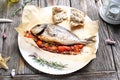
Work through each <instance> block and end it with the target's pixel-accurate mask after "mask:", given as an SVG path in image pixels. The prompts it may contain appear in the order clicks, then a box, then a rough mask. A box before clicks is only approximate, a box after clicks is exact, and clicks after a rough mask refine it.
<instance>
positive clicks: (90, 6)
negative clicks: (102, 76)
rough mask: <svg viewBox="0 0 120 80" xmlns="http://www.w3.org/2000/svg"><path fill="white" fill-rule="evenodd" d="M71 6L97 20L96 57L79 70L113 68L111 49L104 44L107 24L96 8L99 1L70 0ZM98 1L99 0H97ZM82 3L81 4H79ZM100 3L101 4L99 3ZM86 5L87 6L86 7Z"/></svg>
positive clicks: (106, 35)
mask: <svg viewBox="0 0 120 80" xmlns="http://www.w3.org/2000/svg"><path fill="white" fill-rule="evenodd" d="M71 1H72V2H74V3H72V2H71V6H72V7H75V8H78V9H80V10H84V9H86V10H85V12H87V15H88V16H89V17H90V18H91V19H92V20H99V43H100V44H99V48H98V51H97V53H96V54H97V58H96V59H94V60H93V61H92V62H91V63H89V64H88V65H87V66H86V67H85V68H83V69H82V70H81V71H104V70H115V66H114V61H113V56H112V50H111V47H110V46H106V44H105V40H106V39H107V38H108V36H109V33H108V31H107V30H108V29H107V25H106V24H105V23H104V22H103V21H102V20H101V19H99V15H98V10H99V5H98V4H99V3H98V4H96V3H95V1H94V0H81V2H80V1H78V0H77V1H76V0H71ZM99 1H100V0H99ZM81 4H82V5H81ZM100 5H101V4H100ZM86 6H87V8H86Z"/></svg>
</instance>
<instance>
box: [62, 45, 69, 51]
mask: <svg viewBox="0 0 120 80" xmlns="http://www.w3.org/2000/svg"><path fill="white" fill-rule="evenodd" d="M63 47H64V48H65V50H66V51H70V50H71V48H70V46H63Z"/></svg>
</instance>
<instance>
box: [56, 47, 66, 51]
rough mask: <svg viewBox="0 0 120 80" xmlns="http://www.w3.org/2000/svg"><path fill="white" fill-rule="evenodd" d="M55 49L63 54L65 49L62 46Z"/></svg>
mask: <svg viewBox="0 0 120 80" xmlns="http://www.w3.org/2000/svg"><path fill="white" fill-rule="evenodd" d="M57 49H58V51H59V52H64V51H65V47H63V46H58V47H57Z"/></svg>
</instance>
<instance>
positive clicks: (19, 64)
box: [0, 0, 120, 80]
mask: <svg viewBox="0 0 120 80" xmlns="http://www.w3.org/2000/svg"><path fill="white" fill-rule="evenodd" d="M24 1H25V0H20V1H19V2H18V3H15V4H11V3H9V4H8V3H7V2H5V0H1V1H0V17H4V18H10V19H12V20H13V23H0V34H1V33H2V32H4V33H6V34H7V38H6V39H3V38H2V37H1V35H0V52H2V55H3V57H7V56H10V57H11V59H10V61H9V62H8V66H9V70H8V71H6V70H3V69H0V80H12V78H11V77H10V72H11V70H12V69H13V68H14V69H15V70H16V74H17V75H16V76H15V78H14V80H41V79H42V80H53V79H55V80H119V79H120V38H119V37H120V25H110V24H107V23H106V22H104V21H103V20H102V19H101V18H100V17H99V8H100V6H101V5H102V1H101V0H97V1H96V0H32V2H31V3H29V4H32V5H35V6H39V7H47V6H53V5H64V6H71V7H74V8H77V9H79V10H82V11H84V12H85V13H86V14H87V15H88V16H89V17H90V18H91V19H92V20H99V42H100V44H99V49H98V51H97V53H96V54H97V58H96V59H94V60H92V61H91V62H90V63H89V64H88V65H87V66H85V67H84V68H83V69H81V70H78V71H76V72H74V73H72V74H68V75H64V76H63V75H61V76H54V75H49V74H45V73H42V72H40V71H37V70H36V69H34V68H32V67H31V66H30V65H29V64H28V63H27V62H26V61H25V60H24V59H23V57H22V56H21V54H20V51H19V48H18V43H17V38H18V34H17V32H16V31H15V29H14V28H15V27H17V26H18V25H19V24H20V23H21V13H22V11H20V12H19V13H18V14H17V15H16V16H14V17H13V16H11V15H12V13H13V11H14V10H16V9H18V8H19V7H20V6H21V5H22V4H23V3H24ZM111 37H112V38H113V39H114V40H115V41H116V44H115V45H107V44H106V43H105V40H106V39H108V38H111Z"/></svg>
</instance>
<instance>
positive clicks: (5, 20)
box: [0, 18, 13, 23]
mask: <svg viewBox="0 0 120 80" xmlns="http://www.w3.org/2000/svg"><path fill="white" fill-rule="evenodd" d="M4 22H6V23H10V22H13V20H11V19H4V18H0V23H4Z"/></svg>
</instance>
